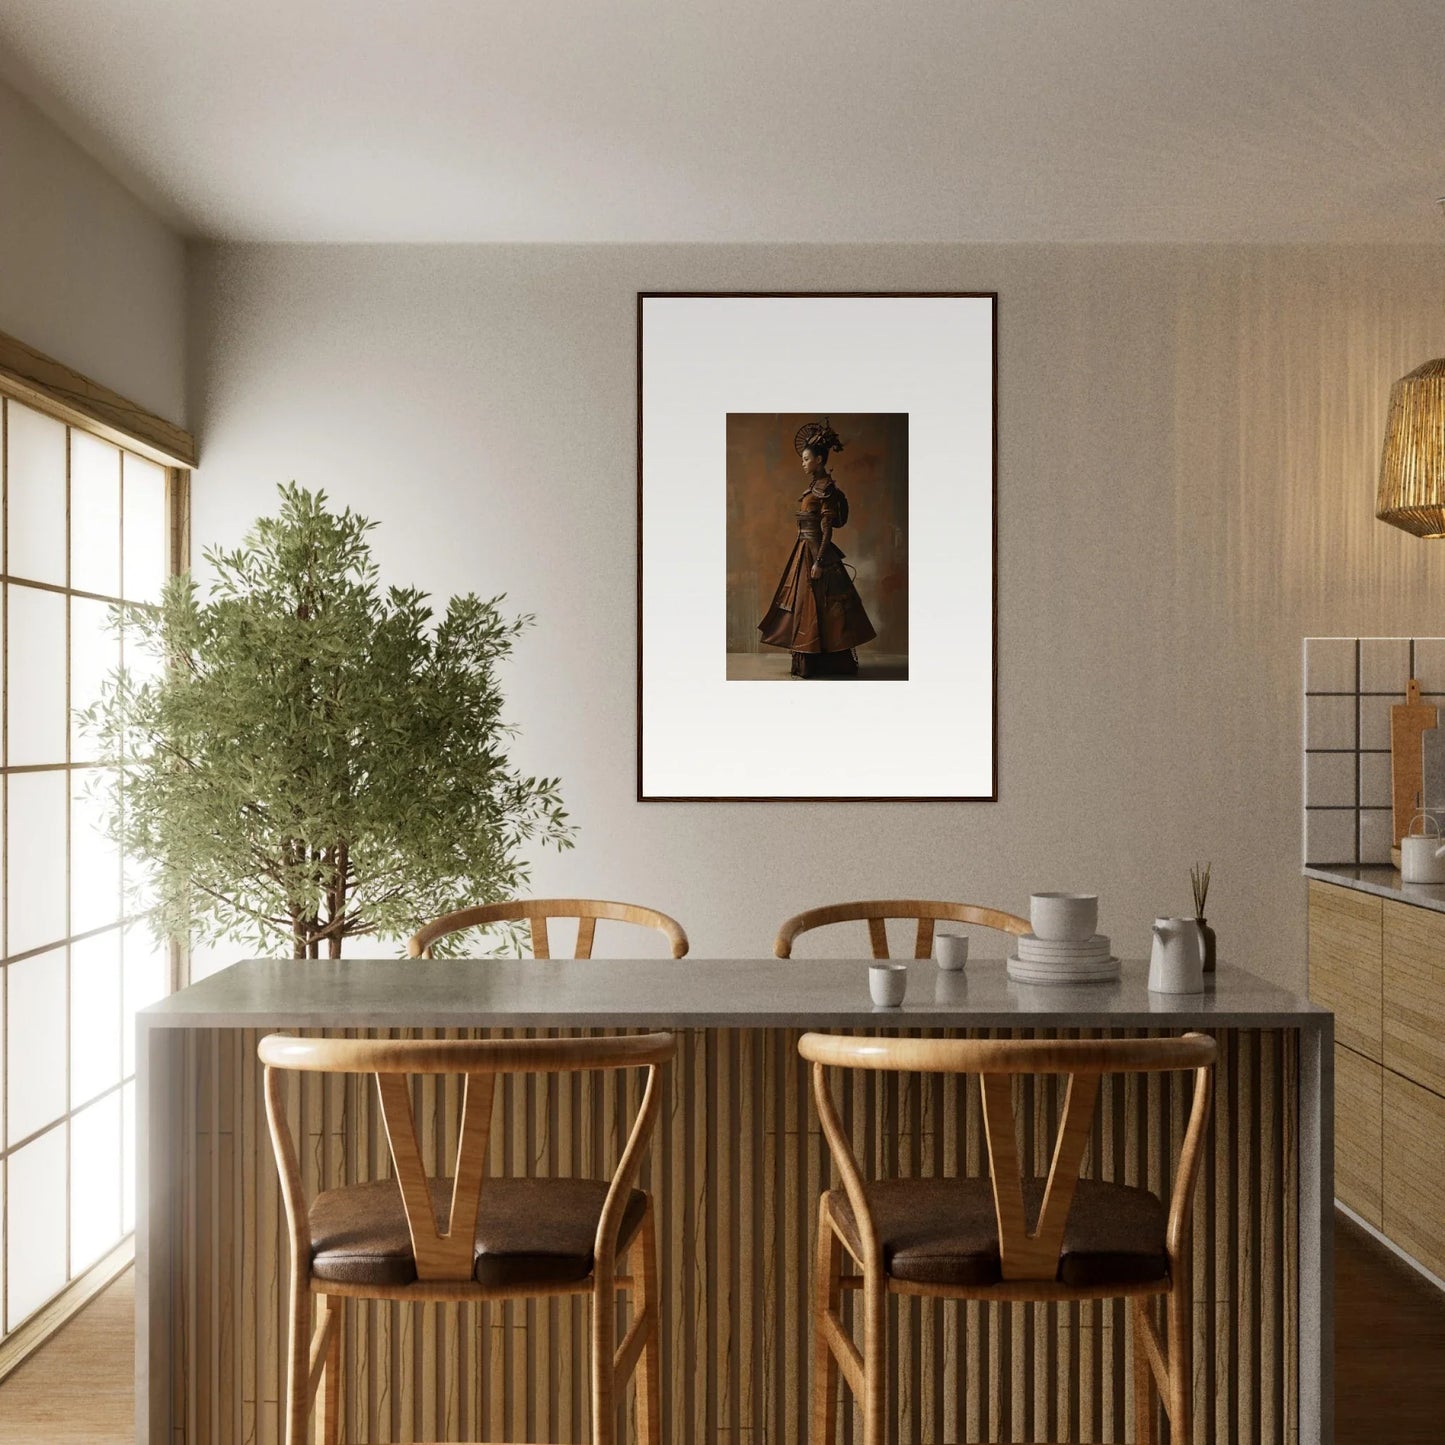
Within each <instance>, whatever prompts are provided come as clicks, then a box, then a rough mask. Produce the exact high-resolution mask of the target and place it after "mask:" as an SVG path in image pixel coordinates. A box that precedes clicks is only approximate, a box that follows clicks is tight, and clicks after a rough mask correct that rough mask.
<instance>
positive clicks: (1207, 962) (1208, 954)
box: [1194, 918, 1214, 973]
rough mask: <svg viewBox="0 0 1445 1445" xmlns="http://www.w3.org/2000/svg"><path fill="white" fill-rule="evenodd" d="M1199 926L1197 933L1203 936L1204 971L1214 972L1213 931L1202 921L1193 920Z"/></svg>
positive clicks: (1199, 919)
mask: <svg viewBox="0 0 1445 1445" xmlns="http://www.w3.org/2000/svg"><path fill="white" fill-rule="evenodd" d="M1194 921H1195V922H1196V923H1197V924H1198V925H1199V931H1200V933H1202V934H1203V935H1204V971H1205V973H1213V972H1214V930H1213V929H1212V928H1211V927H1210V926H1209V925H1208V924H1207V923H1206V922H1205V921H1204V920H1203V919H1202V918H1196V919H1195V920H1194Z"/></svg>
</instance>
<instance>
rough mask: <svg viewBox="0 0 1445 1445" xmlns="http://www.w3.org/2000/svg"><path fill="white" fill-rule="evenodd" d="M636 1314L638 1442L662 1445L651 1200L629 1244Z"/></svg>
mask: <svg viewBox="0 0 1445 1445" xmlns="http://www.w3.org/2000/svg"><path fill="white" fill-rule="evenodd" d="M632 1258H633V1263H632V1280H633V1289H634V1290H635V1291H636V1294H635V1299H636V1315H637V1317H638V1318H639V1319H641V1320H642V1321H643V1329H645V1330H646V1331H647V1333H646V1334H645V1335H644V1336H643V1337H642V1355H641V1357H640V1358H639V1360H638V1362H637V1445H662V1328H661V1301H660V1300H659V1298H658V1292H657V1227H656V1216H655V1213H654V1211H653V1207H652V1200H651V1199H648V1201H647V1213H646V1214H644V1215H643V1216H642V1228H641V1229H639V1230H638V1231H637V1243H636V1244H634V1245H633V1247H632Z"/></svg>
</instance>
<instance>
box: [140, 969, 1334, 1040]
mask: <svg viewBox="0 0 1445 1445" xmlns="http://www.w3.org/2000/svg"><path fill="white" fill-rule="evenodd" d="M868 962H869V960H867V959H836V958H830V959H789V960H786V961H784V960H779V959H772V958H769V959H759V958H748V959H706V958H685V959H677V960H674V959H591V960H574V959H557V960H541V959H494V958H483V959H438V960H425V959H405V958H389V959H366V958H358V959H349V958H348V959H336V960H329V959H328V960H309V961H308V960H298V959H289V958H288V959H250V960H247V961H246V962H244V963H237V964H234V965H233V966H232V967H230V968H227V969H223V970H222V971H221V972H219V973H215V974H212V975H211V976H210V977H209V978H205V979H202V980H201V981H200V982H199V983H196V984H193V985H191V987H189V988H186V989H182V990H181V991H180V992H179V993H175V994H172V995H171V996H170V997H169V998H166V999H163V1000H162V1001H161V1002H159V1003H157V1004H153V1005H152V1006H151V1007H150V1008H147V1009H145V1010H143V1011H142V1012H141V1013H140V1014H139V1015H138V1016H137V1017H138V1022H139V1024H140V1026H141V1027H143V1028H145V1027H150V1028H181V1029H186V1028H197V1029H200V1028H311V1029H323V1028H332V1029H351V1028H591V1027H636V1028H900V1029H922V1028H929V1029H931V1028H1043V1029H1050V1028H1147V1027H1160V1026H1163V1027H1171V1028H1191V1027H1199V1028H1209V1027H1215V1028H1261V1029H1263V1028H1306V1029H1308V1028H1318V1027H1320V1026H1322V1025H1323V1024H1325V1023H1326V1022H1327V1021H1328V1020H1329V1019H1330V1017H1331V1016H1330V1014H1329V1011H1328V1010H1326V1009H1322V1008H1320V1007H1319V1006H1318V1005H1316V1004H1313V1003H1311V1002H1310V1001H1309V1000H1307V999H1302V998H1299V997H1298V996H1296V995H1295V994H1292V993H1290V992H1288V991H1287V990H1285V989H1281V988H1278V987H1276V986H1275V985H1273V984H1270V983H1267V982H1265V981H1264V980H1263V979H1260V978H1256V977H1255V976H1254V975H1253V974H1250V973H1246V972H1245V971H1244V970H1243V969H1239V968H1233V967H1229V966H1223V965H1222V966H1221V967H1220V969H1219V971H1218V972H1217V973H1215V974H1212V975H1209V976H1208V978H1207V980H1206V987H1205V992H1204V993H1202V994H1155V993H1150V992H1149V990H1148V988H1147V986H1146V985H1147V979H1148V964H1147V963H1145V962H1143V961H1141V960H1126V961H1125V962H1124V964H1123V965H1122V969H1121V973H1120V977H1119V978H1118V979H1117V980H1115V981H1113V982H1109V983H1088V984H1071V985H1062V986H1040V985H1037V984H1020V983H1014V982H1012V981H1011V980H1010V979H1009V978H1008V977H1007V976H1006V974H1005V972H1004V965H1003V961H1002V959H988V958H977V959H973V960H970V962H969V964H968V967H967V969H966V970H964V971H962V972H959V973H946V972H944V971H942V970H940V969H939V967H938V966H937V964H935V963H934V962H933V961H932V960H930V959H922V960H914V961H911V962H910V963H909V975H908V991H907V996H906V998H905V999H904V1002H903V1005H902V1007H901V1008H878V1007H876V1006H875V1005H874V1004H873V1002H872V1000H871V999H870V997H869V994H868Z"/></svg>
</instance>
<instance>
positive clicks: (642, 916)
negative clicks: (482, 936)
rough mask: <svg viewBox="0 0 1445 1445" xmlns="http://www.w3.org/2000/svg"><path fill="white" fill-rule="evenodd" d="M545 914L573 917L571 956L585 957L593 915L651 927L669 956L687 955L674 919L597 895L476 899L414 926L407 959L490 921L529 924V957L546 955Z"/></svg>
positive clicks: (594, 930)
mask: <svg viewBox="0 0 1445 1445" xmlns="http://www.w3.org/2000/svg"><path fill="white" fill-rule="evenodd" d="M551 918H575V919H576V920H577V946H576V950H575V951H574V953H573V955H572V956H573V958H591V957H592V944H593V940H594V939H595V938H596V936H597V920H598V919H599V918H607V919H611V920H612V921H614V922H616V923H633V924H636V925H637V926H638V927H640V928H655V929H657V930H658V932H659V933H662V934H663V935H665V936H666V938H667V942H668V947H669V948H670V949H671V950H672V956H673V957H674V958H683V957H685V956H686V954H687V934H686V933H685V932H684V931H683V927H682V924H680V923H679V922H678V921H677V919H675V918H669V917H668V916H667V914H665V913H659V912H658V910H657V909H655V908H644V907H643V906H642V905H641V904H640V903H613V902H610V901H609V900H607V899H603V898H513V899H509V900H507V901H506V902H503V903H481V904H478V905H477V906H476V907H474V908H459V909H457V910H456V912H454V913H444V914H442V916H441V917H440V918H434V919H432V921H431V922H430V923H428V924H426V925H425V927H423V928H419V929H418V930H417V931H416V932H415V933H414V934H413V935H412V937H411V940H410V942H408V944H407V946H406V952H407V957H409V958H430V957H431V946H432V944H434V943H435V942H436V941H437V939H439V938H442V937H444V936H445V935H446V934H448V933H460V932H461V931H462V930H463V929H465V928H484V927H486V926H487V925H488V924H491V923H523V922H525V923H529V924H530V925H531V929H532V957H533V958H551V956H552V953H551V943H550V940H549V939H548V936H547V921H548V919H551Z"/></svg>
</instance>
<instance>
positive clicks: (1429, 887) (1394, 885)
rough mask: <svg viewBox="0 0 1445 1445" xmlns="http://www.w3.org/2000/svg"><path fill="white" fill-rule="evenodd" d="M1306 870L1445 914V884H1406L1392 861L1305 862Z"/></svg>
mask: <svg viewBox="0 0 1445 1445" xmlns="http://www.w3.org/2000/svg"><path fill="white" fill-rule="evenodd" d="M1304 873H1305V877H1306V878H1313V879H1315V880H1316V881H1317V882H1319V883H1334V884H1336V885H1338V886H1339V887H1341V888H1353V889H1354V890H1355V891H1356V892H1357V893H1373V894H1374V895H1375V896H1376V897H1378V898H1393V899H1394V900H1395V901H1396V902H1397V903H1413V904H1414V905H1415V906H1416V907H1417V908H1429V909H1432V910H1433V911H1434V912H1436V913H1445V883H1406V882H1404V881H1403V880H1402V879H1401V877H1400V870H1399V869H1398V868H1394V867H1391V866H1390V865H1389V864H1382V865H1375V864H1359V865H1357V866H1352V865H1350V864H1348V863H1340V864H1330V865H1328V866H1325V865H1320V864H1313V863H1311V864H1306V866H1305V870H1304Z"/></svg>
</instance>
